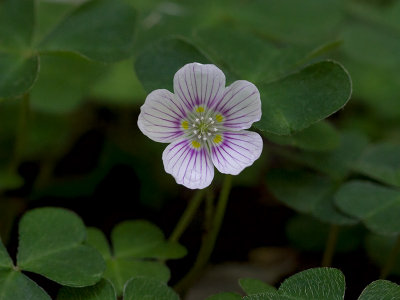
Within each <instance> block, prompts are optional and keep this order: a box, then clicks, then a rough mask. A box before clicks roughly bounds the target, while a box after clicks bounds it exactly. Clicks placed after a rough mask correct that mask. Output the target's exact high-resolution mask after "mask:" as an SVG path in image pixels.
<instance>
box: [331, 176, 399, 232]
mask: <svg viewBox="0 0 400 300" xmlns="http://www.w3.org/2000/svg"><path fill="white" fill-rule="evenodd" d="M335 202H336V205H337V206H338V207H339V208H340V209H341V210H342V211H344V212H345V213H347V214H349V215H351V216H354V217H355V218H357V219H359V220H361V221H362V222H363V223H364V224H365V226H367V228H369V229H370V230H372V231H373V232H376V233H380V234H387V235H395V234H399V233H400V218H399V215H400V191H399V190H397V189H393V188H389V187H384V186H382V185H379V184H376V183H372V182H369V181H360V180H354V181H350V182H348V183H346V184H344V185H343V186H342V187H341V188H340V189H339V190H338V192H337V193H336V195H335Z"/></svg>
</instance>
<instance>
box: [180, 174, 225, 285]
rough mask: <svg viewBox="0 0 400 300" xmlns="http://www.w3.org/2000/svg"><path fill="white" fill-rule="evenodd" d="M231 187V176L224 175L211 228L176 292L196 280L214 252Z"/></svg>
mask: <svg viewBox="0 0 400 300" xmlns="http://www.w3.org/2000/svg"><path fill="white" fill-rule="evenodd" d="M231 187H232V176H231V175H225V179H224V183H223V185H222V189H221V193H220V195H219V199H218V203H217V207H216V209H215V214H214V218H213V221H212V227H211V229H210V231H208V232H206V234H205V236H204V237H203V241H202V245H201V247H200V250H199V253H198V255H197V258H196V262H195V263H194V265H193V267H192V269H191V270H190V271H189V273H188V274H187V275H186V276H185V277H184V278H183V279H182V280H181V281H180V282H179V283H178V284H177V285H176V286H175V289H176V290H177V291H178V292H184V291H185V290H186V289H187V287H189V286H190V284H191V283H192V282H193V280H194V279H196V278H197V277H198V275H199V273H200V272H201V271H202V270H203V268H204V266H205V265H206V264H207V262H208V260H209V259H210V256H211V254H212V251H213V250H214V246H215V242H216V240H217V237H218V234H219V231H220V229H221V225H222V221H223V219H224V216H225V211H226V206H227V204H228V198H229V193H230V190H231Z"/></svg>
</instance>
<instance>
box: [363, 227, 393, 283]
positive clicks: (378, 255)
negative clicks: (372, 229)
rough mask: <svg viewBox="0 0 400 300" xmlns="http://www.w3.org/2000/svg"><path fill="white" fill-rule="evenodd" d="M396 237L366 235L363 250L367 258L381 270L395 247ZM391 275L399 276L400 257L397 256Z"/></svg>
mask: <svg viewBox="0 0 400 300" xmlns="http://www.w3.org/2000/svg"><path fill="white" fill-rule="evenodd" d="M397 238H398V237H397V236H382V235H378V234H372V233H370V234H368V235H367V236H366V238H365V249H366V251H367V254H368V256H369V258H370V259H371V260H372V261H373V262H374V263H375V264H376V265H377V266H379V267H381V268H383V267H384V266H385V264H386V263H387V260H388V257H389V255H390V253H391V251H392V250H393V248H394V247H395V246H396V241H397ZM391 274H394V275H400V256H397V258H396V260H395V262H394V264H393V267H392V269H391Z"/></svg>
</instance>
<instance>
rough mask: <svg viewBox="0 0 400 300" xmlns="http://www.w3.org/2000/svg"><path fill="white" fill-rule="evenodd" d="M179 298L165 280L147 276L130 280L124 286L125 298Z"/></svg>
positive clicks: (169, 299) (164, 299)
mask: <svg viewBox="0 0 400 300" xmlns="http://www.w3.org/2000/svg"><path fill="white" fill-rule="evenodd" d="M141 299H148V300H179V296H178V294H177V293H175V292H174V290H173V289H171V288H170V287H168V286H167V285H166V284H165V283H164V282H162V281H158V280H154V279H151V278H145V277H136V278H132V279H131V280H129V281H128V282H127V283H126V285H125V288H124V300H141Z"/></svg>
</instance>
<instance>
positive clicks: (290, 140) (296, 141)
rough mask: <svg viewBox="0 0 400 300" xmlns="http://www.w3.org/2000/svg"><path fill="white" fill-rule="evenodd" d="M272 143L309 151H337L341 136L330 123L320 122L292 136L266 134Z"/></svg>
mask: <svg viewBox="0 0 400 300" xmlns="http://www.w3.org/2000/svg"><path fill="white" fill-rule="evenodd" d="M264 136H266V137H267V138H268V139H269V140H270V141H272V142H274V143H276V144H280V145H288V146H293V147H296V148H299V149H303V150H308V151H313V152H314V151H329V150H333V149H336V148H337V147H338V146H339V143H340V135H339V133H338V132H337V131H336V129H335V128H334V127H333V126H332V125H331V124H330V123H328V122H323V121H321V122H318V123H315V124H313V125H311V126H310V127H308V128H306V129H304V130H302V131H300V132H296V133H294V134H292V135H289V136H287V135H276V134H268V133H267V132H265V133H264Z"/></svg>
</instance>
